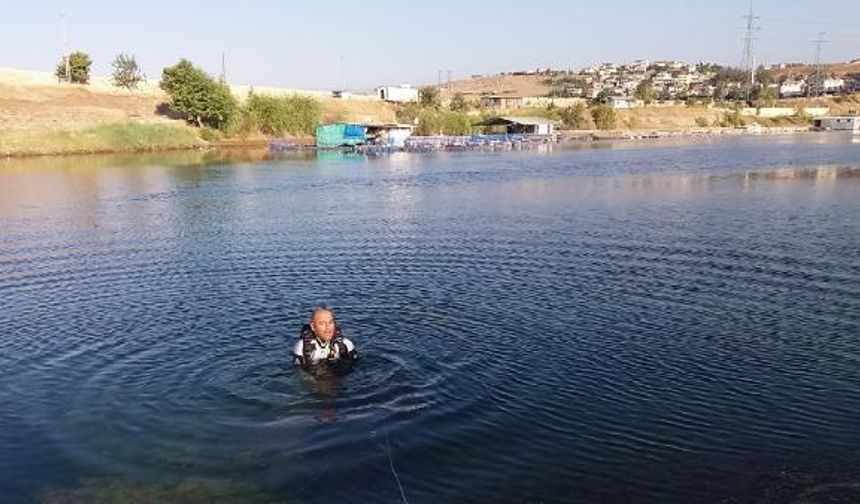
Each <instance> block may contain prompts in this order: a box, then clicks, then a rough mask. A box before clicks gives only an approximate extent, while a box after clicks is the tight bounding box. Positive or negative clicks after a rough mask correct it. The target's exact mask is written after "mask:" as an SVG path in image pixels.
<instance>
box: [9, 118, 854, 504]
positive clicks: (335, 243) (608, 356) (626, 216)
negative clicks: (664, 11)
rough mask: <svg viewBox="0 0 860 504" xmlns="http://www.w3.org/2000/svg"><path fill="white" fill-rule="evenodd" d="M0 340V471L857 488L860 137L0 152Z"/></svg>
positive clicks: (72, 477)
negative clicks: (265, 150)
mask: <svg viewBox="0 0 860 504" xmlns="http://www.w3.org/2000/svg"><path fill="white" fill-rule="evenodd" d="M318 303H328V304H330V305H332V306H334V308H335V309H336V312H337V316H338V319H339V321H340V323H341V324H342V326H343V328H344V332H345V333H346V335H347V336H348V337H349V338H351V339H352V340H353V341H354V342H355V343H356V344H357V346H358V349H359V351H360V353H361V355H362V359H361V361H360V363H359V365H358V366H357V367H356V368H355V369H354V370H353V372H352V373H351V374H349V375H347V376H344V377H340V378H337V379H332V378H319V379H313V378H311V377H308V376H306V375H304V374H303V373H301V372H299V371H296V370H294V369H293V368H292V367H291V364H290V357H289V355H290V351H291V348H292V345H293V343H294V341H295V338H296V337H297V334H298V330H299V329H300V326H301V325H302V323H303V322H304V321H305V320H306V318H307V316H308V314H309V312H310V310H311V308H312V307H313V306H314V305H316V304H318ZM0 369H2V376H0V490H2V495H3V497H2V500H3V501H4V502H31V501H34V500H46V501H49V502H92V501H95V500H97V499H99V498H101V499H103V500H108V501H110V500H115V501H120V500H127V501H128V500H131V501H142V500H144V496H150V497H151V496H153V495H156V496H157V497H155V498H154V499H155V500H156V501H162V502H171V501H172V502H176V501H179V499H180V496H181V498H187V499H189V501H194V499H199V501H200V502H232V501H242V502H252V501H260V502H282V501H284V502H286V501H289V502H296V501H298V502H332V501H335V499H338V501H339V502H393V503H396V502H403V501H408V502H411V503H419V502H579V503H588V502H609V503H615V502H617V503H626V502H649V503H650V502H654V503H672V502H678V503H691V502H794V501H795V500H797V499H801V498H806V499H807V500H806V501H804V502H818V501H816V500H815V499H834V498H835V499H846V500H844V502H856V499H858V490H857V485H860V476H858V475H860V142H857V141H856V139H855V140H854V141H852V139H851V138H850V137H848V136H840V135H827V134H820V135H804V136H794V137H770V138H765V137H745V138H727V139H715V140H698V141H692V142H689V143H671V142H664V143H660V142H618V143H614V144H613V143H609V144H587V145H577V146H570V147H560V146H555V148H553V149H548V150H542V151H529V152H507V153H451V154H428V155H406V154H404V155H392V156H390V157H382V158H363V157H351V156H344V155H339V154H321V155H320V156H318V157H317V156H314V155H311V154H306V155H301V156H297V157H294V158H284V159H259V156H254V155H252V154H247V153H246V154H242V155H237V156H231V155H227V154H211V153H178V154H169V155H153V156H116V157H72V158H61V159H51V158H46V159H32V160H17V161H14V160H5V161H3V160H0ZM767 499H770V500H767ZM852 499H854V500H852ZM820 501H821V502H825V501H824V500H820ZM836 501H837V502H838V501H839V500H836ZM183 502H185V501H183ZM827 502H831V501H829V500H828V501H827Z"/></svg>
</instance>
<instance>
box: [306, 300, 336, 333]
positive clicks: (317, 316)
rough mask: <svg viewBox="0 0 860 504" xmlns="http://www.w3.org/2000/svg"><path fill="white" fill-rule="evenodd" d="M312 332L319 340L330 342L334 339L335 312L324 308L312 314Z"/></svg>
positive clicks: (321, 307)
mask: <svg viewBox="0 0 860 504" xmlns="http://www.w3.org/2000/svg"><path fill="white" fill-rule="evenodd" d="M310 324H311V330H312V331H313V332H314V334H315V335H316V337H317V338H319V339H320V340H322V341H326V342H327V341H329V340H331V339H332V338H333V337H334V312H333V311H332V310H331V309H329V308H326V307H324V306H320V307H318V308H316V309H315V310H314V311H313V313H311V321H310Z"/></svg>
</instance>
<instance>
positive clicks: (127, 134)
mask: <svg viewBox="0 0 860 504" xmlns="http://www.w3.org/2000/svg"><path fill="white" fill-rule="evenodd" d="M237 89H238V88H237ZM267 91H269V92H272V93H275V91H277V90H271V89H268V88H267ZM315 99H317V100H318V102H319V105H320V117H319V120H321V121H322V122H341V121H343V122H379V123H388V122H396V121H397V120H398V118H397V114H396V111H397V106H396V105H393V104H389V103H385V102H381V101H373V100H351V99H347V100H341V99H332V98H325V97H315ZM168 101H169V98H168V97H167V96H166V95H165V94H164V92H163V91H162V90H161V89H159V88H158V86H157V84H155V83H154V82H147V83H144V84H143V85H142V86H141V87H140V89H136V90H125V89H119V88H116V87H113V86H112V85H111V84H110V83H109V82H108V81H107V80H106V78H104V77H94V78H93V82H92V83H91V84H90V85H76V84H60V83H57V82H56V80H55V78H54V77H52V75H51V74H50V73H48V72H27V71H17V70H9V69H0V157H25V156H39V155H67V154H91V153H127V152H151V151H161V150H176V149H200V148H219V149H220V148H229V149H236V148H259V147H266V146H268V144H269V142H270V141H272V140H273V139H272V138H269V137H266V136H263V135H260V134H255V135H252V136H242V137H227V138H224V137H223V136H222V134H221V133H219V132H214V131H212V130H201V129H198V128H192V127H189V126H188V125H186V123H185V122H184V121H183V120H181V119H177V118H176V117H175V115H171V113H170V110H169V107H167V105H166V103H167V102H168ZM853 103H854V102H853V101H852V102H850V103H848V102H846V103H843V104H842V106H850V105H851V104H853ZM517 112H518V113H517V114H516V115H523V114H526V115H536V114H539V113H547V111H546V110H545V109H543V110H527V109H524V110H519V111H517ZM472 113H473V114H476V115H475V116H474V117H475V119H476V120H477V119H478V118H480V116H479V115H477V114H478V112H477V111H473V112H472ZM484 113H487V111H484ZM499 113H500V114H501V113H505V112H499ZM617 113H618V117H617V119H618V120H617V129H614V130H575V131H562V132H560V135H561V137H562V139H564V140H569V141H577V140H594V139H617V140H622V139H627V138H664V137H676V138H683V137H696V136H703V135H725V134H750V133H751V134H767V133H780V134H782V133H795V132H801V131H805V130H806V127H805V125H797V124H795V125H788V124H785V121H786V120H782V122H779V123H778V122H776V121H775V120H763V121H771V122H764V123H763V124H762V125H763V126H775V127H771V128H767V127H762V128H759V127H758V126H753V127H750V128H748V129H738V128H724V127H719V125H720V124H723V122H724V119H725V118H724V116H725V113H726V111H725V110H723V109H719V108H708V107H688V106H660V107H656V106H655V107H646V108H637V109H629V110H621V111H618V112H617ZM750 120H754V119H752V118H750ZM699 124H704V125H709V126H708V127H698V126H697V125H699ZM591 127H593V125H591ZM288 143H291V144H296V145H302V146H306V145H308V144H312V143H313V139H312V138H309V137H306V138H296V139H290V140H289V142H288Z"/></svg>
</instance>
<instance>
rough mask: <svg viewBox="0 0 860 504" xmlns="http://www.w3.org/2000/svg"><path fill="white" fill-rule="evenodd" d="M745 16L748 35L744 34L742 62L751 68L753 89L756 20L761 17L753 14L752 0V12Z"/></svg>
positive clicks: (743, 65)
mask: <svg viewBox="0 0 860 504" xmlns="http://www.w3.org/2000/svg"><path fill="white" fill-rule="evenodd" d="M743 18H744V19H746V21H747V27H746V35H744V55H743V60H742V62H741V68H745V69H748V70H749V72H750V89H752V87H753V86H754V85H755V50H754V47H753V41H755V35H754V34H755V32H756V31H758V28H757V27H756V26H755V22H756V21H757V20H758V19H759V16H756V15H755V14H753V4H752V0H750V12H749V14H747V15H746V16H743Z"/></svg>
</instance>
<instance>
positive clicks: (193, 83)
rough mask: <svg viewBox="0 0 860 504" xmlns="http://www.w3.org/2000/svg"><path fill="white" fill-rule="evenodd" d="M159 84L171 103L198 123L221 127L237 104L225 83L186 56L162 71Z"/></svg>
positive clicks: (230, 119)
mask: <svg viewBox="0 0 860 504" xmlns="http://www.w3.org/2000/svg"><path fill="white" fill-rule="evenodd" d="M160 86H161V89H163V90H164V91H166V92H167V94H169V95H170V99H171V106H172V107H173V108H174V109H175V110H176V111H178V112H180V113H182V114H185V115H186V117H187V119H188V121H189V122H192V123H194V124H196V125H197V126H199V127H203V126H210V127H212V128H216V129H223V128H225V126H227V125H228V124H229V123H230V122H231V121H232V120H233V118H234V115H235V114H236V110H237V108H238V105H237V103H236V99H235V98H234V97H233V94H232V93H231V92H230V88H229V86H227V84H226V83H224V82H218V81H216V80H215V79H213V78H212V77H210V76H209V75H208V74H207V73H206V72H204V71H203V70H201V69H200V68H197V67H195V66H194V65H193V64H192V63H191V62H190V61H188V60H186V59H182V60H180V61H179V63H177V64H176V65H173V66H172V67H167V68H165V69H164V70H163V71H162V73H161V84H160Z"/></svg>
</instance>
